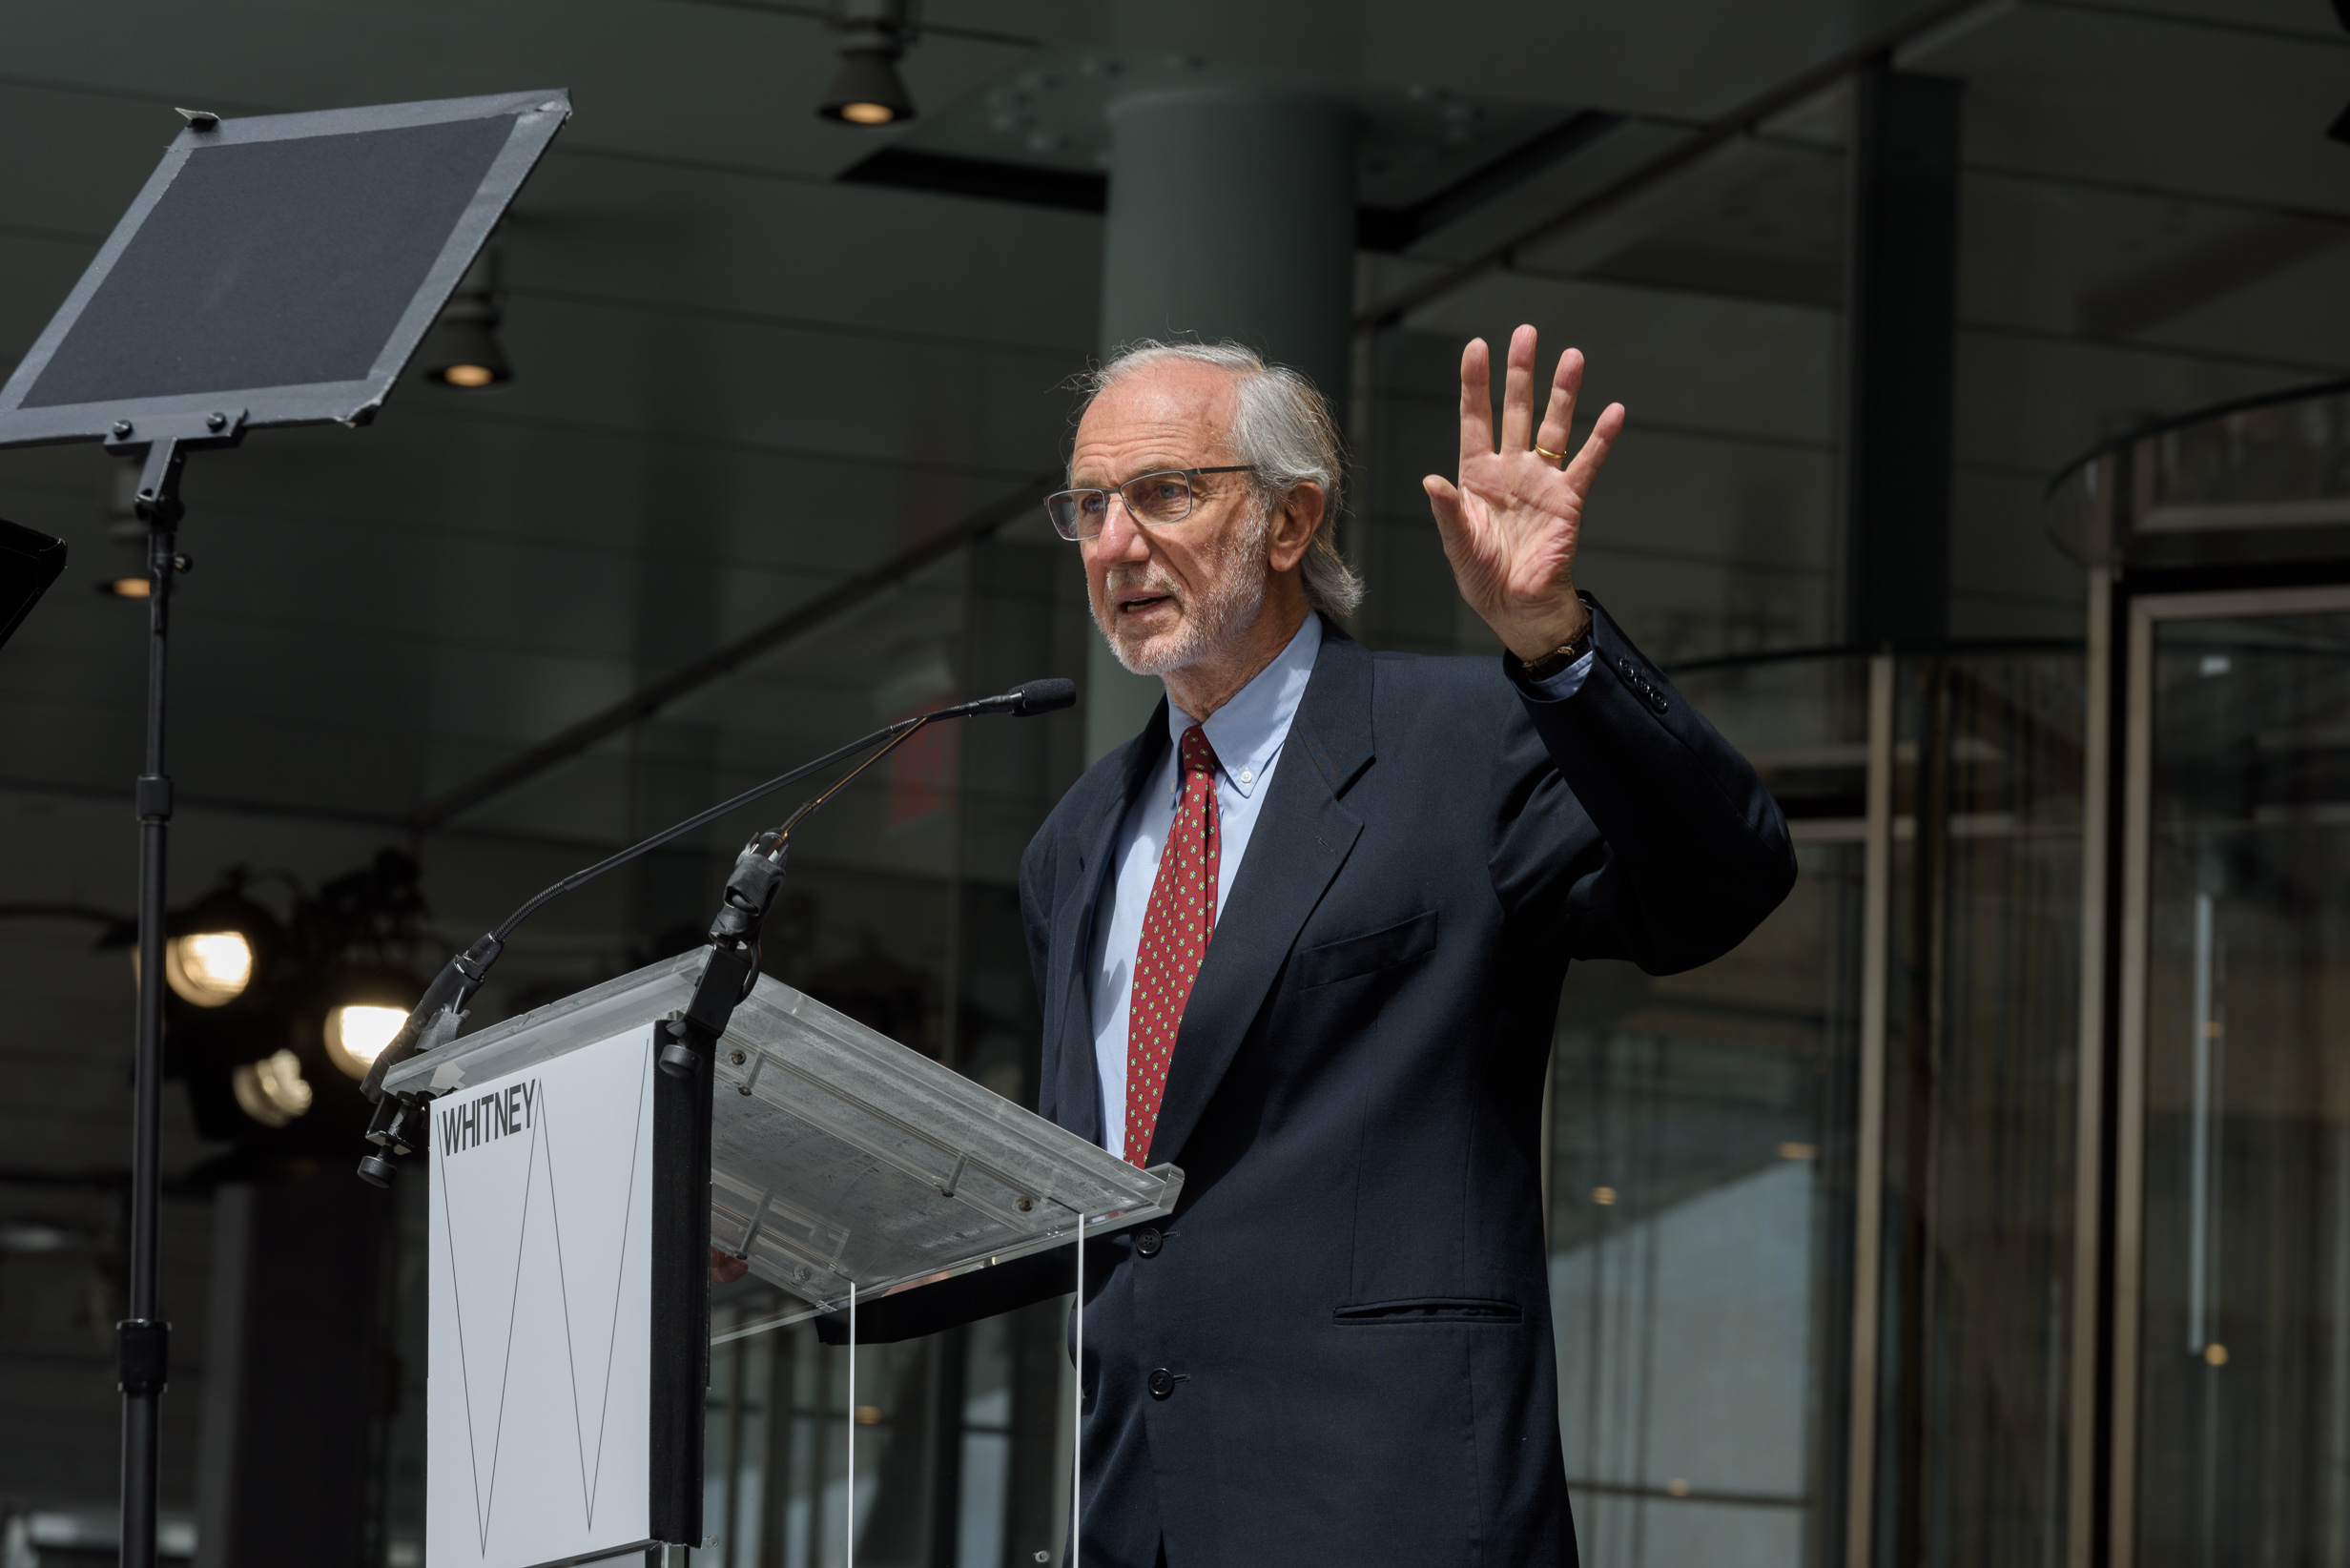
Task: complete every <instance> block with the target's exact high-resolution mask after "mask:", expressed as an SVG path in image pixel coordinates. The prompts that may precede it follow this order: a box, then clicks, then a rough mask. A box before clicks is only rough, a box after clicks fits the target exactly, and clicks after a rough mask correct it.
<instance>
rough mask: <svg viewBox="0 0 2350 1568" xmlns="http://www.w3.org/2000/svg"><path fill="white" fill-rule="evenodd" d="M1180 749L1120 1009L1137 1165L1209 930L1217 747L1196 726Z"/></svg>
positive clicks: (1130, 1154) (1212, 923)
mask: <svg viewBox="0 0 2350 1568" xmlns="http://www.w3.org/2000/svg"><path fill="white" fill-rule="evenodd" d="M1181 750H1182V753H1183V798H1182V799H1181V800H1180V801H1178V802H1177V803H1176V807H1175V821H1174V823H1173V824H1172V825H1171V826H1169V827H1168V829H1167V830H1166V847H1165V849H1163V850H1162V851H1161V852H1160V854H1159V875H1158V877H1157V878H1156V879H1154V880H1153V881H1152V882H1151V884H1150V908H1149V909H1148V910H1147V911H1146V912H1145V913H1144V916H1143V940H1142V942H1141V944H1140V945H1139V946H1138V947H1137V948H1136V949H1135V954H1134V992H1133V996H1132V998H1131V1001H1130V1002H1129V1005H1128V1007H1127V1009H1126V1158H1127V1159H1128V1160H1129V1161H1131V1162H1132V1163H1133V1164H1135V1165H1138V1166H1139V1165H1142V1164H1144V1162H1145V1161H1147V1160H1148V1159H1149V1158H1150V1135H1151V1133H1152V1132H1153V1131H1154V1130H1156V1129H1157V1127H1158V1125H1159V1102H1160V1101H1161V1100H1162V1099H1164V1098H1165V1095H1166V1071H1167V1063H1169V1062H1171V1061H1173V1060H1174V1056H1175V1031H1176V1030H1177V1029H1178V1028H1179V1027H1181V1026H1182V1024H1183V1021H1184V1003H1185V1002H1186V1001H1190V1000H1191V982H1192V981H1193V980H1197V979H1199V975H1200V959H1203V958H1205V957H1206V955H1207V942H1208V939H1209V938H1211V937H1213V936H1215V934H1216V862H1217V856H1218V853H1219V850H1218V835H1217V828H1216V752H1215V748H1214V747H1212V746H1210V745H1208V744H1207V735H1206V732H1205V731H1203V730H1201V728H1200V727H1199V726H1198V725H1196V724H1195V725H1193V726H1192V727H1191V728H1190V729H1188V730H1185V732H1184V739H1183V746H1182V748H1181Z"/></svg>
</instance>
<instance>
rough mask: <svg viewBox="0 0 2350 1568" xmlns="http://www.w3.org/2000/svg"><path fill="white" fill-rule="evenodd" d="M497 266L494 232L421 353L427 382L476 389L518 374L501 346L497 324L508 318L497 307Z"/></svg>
mask: <svg viewBox="0 0 2350 1568" xmlns="http://www.w3.org/2000/svg"><path fill="white" fill-rule="evenodd" d="M498 266H499V258H498V241H497V239H496V238H495V237H492V238H491V240H490V241H489V243H488V244H486V245H484V246H483V247H482V254H481V255H479V256H477V257H475V258H473V265H472V266H470V267H467V268H466V269H465V276H464V278H462V279H459V280H458V283H457V290H456V292H455V293H453V294H451V295H450V296H449V302H448V303H447V304H445V305H443V306H442V307H441V319H440V320H438V321H436V322H435V323H434V324H433V329H432V333H431V335H430V336H429V337H427V338H426V339H425V340H424V346H423V349H422V350H421V351H420V352H419V354H418V356H417V359H418V362H419V363H420V364H422V365H423V368H424V377H425V379H426V380H427V381H435V382H440V383H441V384H442V385H443V386H454V387H457V388H459V389H461V390H463V391H467V392H476V391H479V390H481V389H482V388H483V387H485V386H503V385H505V383H506V382H510V381H512V380H513V379H514V367H513V366H512V365H511V364H509V363H507V362H506V357H505V350H504V349H502V348H500V347H499V346H498V324H499V322H500V321H502V320H504V319H505V318H504V317H503V316H502V315H501V313H500V312H499V309H498Z"/></svg>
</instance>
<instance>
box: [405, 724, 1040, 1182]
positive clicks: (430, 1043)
mask: <svg viewBox="0 0 2350 1568" xmlns="http://www.w3.org/2000/svg"><path fill="white" fill-rule="evenodd" d="M1076 701H1077V685H1076V683H1075V682H1073V681H1069V680H1065V679H1061V678H1052V679H1045V680H1034V681H1027V682H1024V683H1022V684H1021V685H1020V686H1016V687H1014V688H1013V689H1012V690H1011V691H1004V692H1000V693H999V694H997V695H995V696H992V697H979V698H977V699H975V700H973V701H970V702H965V703H959V704H957V705H956V706H954V707H951V708H941V709H938V710H937V711H936V712H928V713H917V714H916V715H915V716H914V717H912V718H906V719H899V720H898V721H897V723H895V724H890V725H884V726H883V727H882V728H880V729H878V730H876V731H875V732H873V733H872V734H869V735H866V736H864V737H862V738H861V739H858V740H854V741H851V742H850V743H849V744H848V745H846V746H843V747H840V748H839V749H837V750H836V751H833V752H828V753H825V754H824V755H823V756H820V757H818V758H816V759H815V760H814V762H809V763H803V764H802V765H801V766H799V767H797V768H794V769H793V770H792V771H791V772H790V773H787V774H778V775H777V776H776V777H773V778H771V779H769V780H768V781H767V782H766V783H764V784H760V785H756V786H754V787H752V788H751V789H749V790H745V791H744V792H743V793H742V794H738V795H736V796H734V797H733V798H732V799H731V800H725V801H721V802H720V803H719V804H717V805H715V806H712V807H711V808H710V809H709V810H707V811H703V812H699V813H696V814H695V815H692V816H689V817H687V818H686V819H685V820H684V821H682V822H679V823H676V824H674V825H673V826H670V827H667V828H664V829H662V830H661V831H660V832H659V833H656V834H654V835H653V836H651V837H649V838H647V839H645V840H643V841H642V842H640V843H635V844H631V845H629V847H628V848H627V849H624V850H621V851H620V852H619V853H617V854H615V855H611V856H606V857H605V858H604V859H602V860H599V861H597V862H596V863H595V864H594V865H592V866H589V867H587V868H586V869H585V870H583V871H575V872H573V873H572V874H571V875H570V876H568V877H565V878H563V880H561V881H559V882H556V883H554V884H553V885H552V886H550V887H547V888H546V889H544V890H543V891H541V892H540V893H538V894H536V895H535V896H533V897H531V898H529V899H528V900H527V901H526V902H525V903H524V904H523V905H522V907H520V908H519V909H517V910H515V911H514V913H513V914H511V915H509V916H507V917H506V918H505V920H504V921H503V922H501V923H500V925H499V926H498V928H497V929H496V930H494V931H491V932H489V933H488V934H486V935H485V936H483V937H482V938H480V939H478V940H476V941H475V942H474V944H473V945H472V946H471V947H468V948H466V949H465V950H464V952H463V953H460V954H458V955H457V956H456V957H455V958H452V959H449V961H448V962H447V963H446V964H445V965H443V968H442V970H441V973H440V974H438V975H436V976H434V977H433V981H432V983H431V984H430V985H428V986H426V987H425V988H424V995H423V998H422V1000H420V1001H418V1002H417V1004H416V1006H415V1008H414V1009H413V1010H412V1011H410V1013H409V1014H408V1019H407V1021H406V1022H405V1023H403V1024H402V1025H401V1028H400V1033H398V1034H397V1035H395V1036H393V1037H392V1040H391V1042H390V1043H389V1044H387V1045H385V1046H384V1048H383V1050H382V1052H381V1054H380V1055H378V1056H377V1058H376V1060H375V1063H374V1065H372V1066H371V1067H369V1069H368V1071H367V1078H366V1082H365V1083H363V1084H362V1085H361V1088H362V1091H363V1092H364V1093H365V1094H366V1096H367V1098H368V1099H369V1100H371V1101H373V1102H374V1103H375V1106H376V1114H375V1118H374V1120H373V1122H371V1123H370V1124H369V1125H368V1128H367V1139H368V1141H369V1142H370V1143H373V1144H375V1145H378V1147H379V1148H380V1149H381V1153H377V1154H370V1155H368V1156H367V1157H366V1158H364V1159H362V1160H361V1162H360V1168H359V1173H360V1176H361V1179H363V1180H365V1181H368V1182H372V1183H374V1184H375V1185H376V1186H390V1185H391V1180H392V1176H393V1174H394V1167H393V1166H392V1165H391V1162H390V1159H389V1156H391V1155H395V1154H405V1153H406V1152H408V1150H409V1148H410V1147H411V1146H413V1142H414V1140H413V1139H412V1138H411V1136H410V1131H411V1126H412V1124H413V1123H414V1120H415V1118H416V1117H417V1116H418V1115H419V1113H420V1112H421V1111H422V1109H423V1101H424V1100H425V1099H427V1098H429V1097H428V1096H403V1095H397V1094H391V1093H387V1092H386V1091H385V1090H384V1087H383V1077H384V1074H386V1073H387V1072H389V1071H390V1070H391V1069H392V1068H394V1067H396V1066H398V1065H399V1064H400V1063H402V1062H405V1061H407V1060H408V1059H409V1058H411V1057H414V1056H418V1055H421V1054H422V1053H423V1052H425V1051H429V1050H434V1049H437V1048H438V1047H440V1046H442V1045H444V1044H446V1043H448V1042H449V1041H450V1040H452V1039H454V1038H455V1037H456V1034H457V1031H458V1029H459V1028H460V1027H461V1026H462V1025H463V1023H464V1018H465V1004H466V1003H467V1002H468V1001H471V1000H472V998H473V994H474V992H476V991H477V990H479V989H481V986H482V982H483V981H484V980H486V979H488V977H489V970H490V966H491V965H492V964H494V963H496V962H497V961H498V955H499V954H500V953H501V952H503V951H504V950H505V943H506V940H507V939H508V938H510V937H512V936H513V934H514V932H515V929H516V928H517V927H519V926H520V925H521V924H522V923H523V922H524V921H525V920H526V919H528V918H530V917H531V916H533V915H535V914H537V913H538V911H539V910H540V909H541V908H543V907H544V906H545V905H546V904H547V903H549V902H551V901H552V900H554V899H556V898H559V897H562V896H563V895H565V894H567V893H568V892H570V891H571V890H572V889H574V888H577V887H580V886H582V885H583V884H585V883H587V882H590V881H593V880H594V879H595V878H596V877H601V876H603V875H604V874H605V873H606V872H608V871H612V870H615V869H617V868H619V867H621V866H625V865H627V864H628V863H629V861H631V860H633V859H635V858H637V856H641V855H647V854H649V853H650V852H652V851H653V850H657V849H659V848H660V847H661V846H662V845H664V844H667V843H670V842H671V841H672V840H674V839H676V838H679V837H681V836H684V835H686V834H689V833H691V832H692V831H693V830H694V829H696V828H700V827H704V826H707V825H708V824H710V823H711V822H714V821H716V820H717V819H718V818H720V817H722V816H725V815H728V814H730V813H732V812H735V811H739V810H741V809H742V808H743V807H745V806H748V805H750V804H752V802H754V801H757V800H761V799H764V798H765V797H766V796H768V795H771V794H774V793H775V792H776V791H777V790H780V789H784V788H786V787H787V786H789V785H792V784H795V783H797V782H799V781H800V780H801V779H803V778H807V777H809V776H810V775H812V774H820V773H822V772H824V771H825V770H826V769H828V768H832V767H835V766H837V765H839V764H840V763H842V762H845V761H847V760H848V759H850V758H851V757H854V756H855V755H857V754H858V753H861V752H867V751H871V752H872V753H873V754H872V755H871V756H869V757H867V758H866V759H865V760H864V761H863V762H861V763H859V764H858V765H857V766H856V767H855V768H853V769H851V770H850V771H849V772H848V773H846V774H843V775H841V776H840V777H839V778H838V779H835V781H834V782H833V784H832V785H831V787H830V788H828V789H826V790H825V791H824V792H823V793H822V794H818V795H816V796H815V797H814V799H811V800H809V801H808V802H806V803H805V804H803V805H802V806H801V807H800V808H799V809H798V810H797V811H795V812H794V813H793V814H792V815H791V816H790V817H788V818H786V819H785V821H784V824H783V826H782V827H780V828H777V829H775V830H773V831H772V832H768V833H762V834H759V835H757V836H754V837H753V838H752V841H751V843H750V844H749V845H747V846H746V847H745V848H744V850H743V852H742V854H741V855H739V856H736V858H735V865H734V871H733V874H732V876H730V877H728V880H727V890H726V901H725V904H724V906H723V907H722V908H721V910H720V912H719V916H718V918H717V920H716V921H715V922H714V923H713V924H712V925H711V946H712V947H713V949H715V950H716V952H714V953H713V955H712V957H713V960H714V959H717V958H718V957H719V956H721V955H726V956H731V957H732V958H733V959H735V960H736V962H735V964H734V965H733V966H732V967H736V968H740V969H743V970H744V974H743V976H742V977H741V978H739V979H738V980H736V982H735V983H736V984H738V986H739V987H740V988H741V989H742V990H744V991H745V992H747V990H748V987H749V985H750V983H751V982H752V981H754V980H756V979H757V969H756V956H755V943H756V939H757V935H758V929H759V926H760V924H761V922H762V921H763V920H764V919H765V918H766V914H767V908H768V905H769V904H770V903H772V902H773V899H774V896H775V892H776V890H777V889H778V888H780V887H781V886H782V882H783V866H784V860H785V858H786V856H788V854H789V853H790V850H791V834H792V829H793V828H794V827H795V826H797V825H798V824H799V823H800V822H801V821H803V820H805V819H806V818H807V816H808V815H809V814H811V813H812V812H814V811H815V810H816V809H817V808H819V807H821V806H822V805H824V803H825V802H827V801H829V800H831V799H832V798H833V797H834V796H835V795H836V794H839V793H840V792H841V790H842V789H844V788H846V787H847V786H848V784H849V783H850V782H851V781H852V780H854V779H855V778H856V777H857V776H858V775H859V774H863V773H864V772H865V770H866V769H868V768H871V767H872V766H873V765H874V764H875V763H876V762H878V761H880V760H881V758H883V757H884V756H887V755H888V754H889V753H891V752H893V751H895V750H896V749H897V747H898V746H900V745H902V744H903V743H904V742H905V741H907V740H909V739H911V738H912V737H913V735H914V734H915V732H917V731H919V730H922V729H924V728H926V727H928V726H930V725H933V724H937V723H939V722H941V721H942V720H946V719H959V718H974V717H977V716H979V714H982V713H1011V714H1014V715H1016V716H1019V717H1023V718H1024V717H1029V716H1032V715H1034V714H1038V713H1049V712H1055V711H1057V710H1060V709H1063V708H1067V707H1069V706H1071V705H1072V704H1074V703H1075V702H1076ZM746 955H748V957H747V958H746ZM716 967H718V965H717V964H716V963H715V962H714V961H713V963H712V965H711V968H713V969H714V968H716ZM716 978H717V977H716V976H715V975H711V974H707V973H706V976H705V980H704V982H703V984H702V986H701V987H700V988H699V990H697V993H696V1005H695V1007H694V1008H693V1009H690V1014H691V1013H692V1012H704V1011H707V1010H708V1009H707V1008H705V1007H704V1006H703V1005H702V998H701V993H702V992H706V991H710V990H711V981H712V980H716ZM734 1000H739V999H738V998H730V999H729V1000H728V1001H726V1003H725V1005H726V1007H727V1010H729V1011H732V1003H733V1001H734ZM720 1027H721V1029H723V1021H721V1024H720ZM681 1052H689V1048H688V1047H687V1046H685V1045H684V1044H682V1043H678V1042H672V1043H671V1044H670V1046H669V1047H668V1048H666V1049H665V1050H664V1051H663V1052H662V1061H661V1065H662V1069H663V1070H664V1071H666V1072H670V1073H673V1074H689V1073H691V1072H692V1071H693V1070H694V1066H693V1058H692V1057H691V1054H690V1052H689V1054H687V1055H684V1056H680V1055H679V1053H681Z"/></svg>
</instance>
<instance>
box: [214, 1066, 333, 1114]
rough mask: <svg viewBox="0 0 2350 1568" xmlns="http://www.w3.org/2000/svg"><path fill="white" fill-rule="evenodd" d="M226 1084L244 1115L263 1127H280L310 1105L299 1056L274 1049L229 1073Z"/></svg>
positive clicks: (310, 1092)
mask: <svg viewBox="0 0 2350 1568" xmlns="http://www.w3.org/2000/svg"><path fill="white" fill-rule="evenodd" d="M229 1086H230V1087H231V1088H232V1089H233V1090H234V1091H235V1092H236V1095H237V1106H238V1108H239V1109H241V1110H242V1111H243V1112H244V1113H245V1114H246V1115H247V1116H250V1117H252V1118H253V1119H254V1120H255V1121H256V1122H258V1123H260V1124H261V1125H263V1126H265V1127H282V1126H285V1125H286V1124H289V1123H291V1122H292V1121H293V1120H294V1118H296V1117H298V1116H299V1115H301V1114H302V1113H303V1112H304V1111H306V1110H308V1109H309V1108H310V1101H311V1098H312V1095H313V1092H314V1091H313V1090H312V1089H311V1087H310V1081H309V1080H308V1079H306V1078H304V1077H303V1076H302V1063H301V1059H300V1058H299V1057H298V1056H296V1055H295V1054H294V1053H293V1052H292V1051H277V1052H274V1053H272V1054H271V1055H269V1056H265V1057H263V1058H262V1059H261V1060H260V1061H258V1062H247V1063H242V1064H240V1065H239V1066H237V1068H236V1069H234V1070H233V1071H232V1072H231V1073H230V1074H229Z"/></svg>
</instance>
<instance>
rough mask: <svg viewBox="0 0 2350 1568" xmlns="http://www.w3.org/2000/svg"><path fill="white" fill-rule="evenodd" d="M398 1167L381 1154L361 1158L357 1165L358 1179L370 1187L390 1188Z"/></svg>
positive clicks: (397, 1172) (398, 1171) (398, 1169)
mask: <svg viewBox="0 0 2350 1568" xmlns="http://www.w3.org/2000/svg"><path fill="white" fill-rule="evenodd" d="M399 1174H400V1167H399V1166H395V1165H393V1164H392V1163H391V1161H389V1160H386V1159H385V1158H384V1157H383V1156H382V1155H381V1154H369V1155H366V1156H363V1157H362V1158H361V1160H360V1163H359V1179H360V1180H361V1181H362V1182H365V1183H366V1184H367V1185H368V1186H391V1185H392V1180H393V1178H395V1177H397V1176H398V1175H399Z"/></svg>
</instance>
